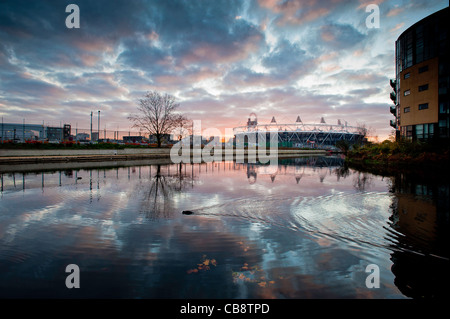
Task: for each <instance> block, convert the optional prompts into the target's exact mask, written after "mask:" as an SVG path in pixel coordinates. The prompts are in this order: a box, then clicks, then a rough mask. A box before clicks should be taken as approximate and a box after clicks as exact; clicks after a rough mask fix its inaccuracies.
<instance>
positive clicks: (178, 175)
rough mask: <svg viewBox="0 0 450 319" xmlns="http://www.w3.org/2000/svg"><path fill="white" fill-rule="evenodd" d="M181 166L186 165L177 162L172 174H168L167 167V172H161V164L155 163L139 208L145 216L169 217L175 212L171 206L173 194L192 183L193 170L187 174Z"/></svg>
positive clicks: (155, 217)
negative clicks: (190, 173) (154, 171)
mask: <svg viewBox="0 0 450 319" xmlns="http://www.w3.org/2000/svg"><path fill="white" fill-rule="evenodd" d="M183 166H184V167H186V164H182V163H180V164H177V167H176V170H175V173H174V174H170V172H169V168H168V170H167V174H163V173H162V170H161V165H156V173H155V175H153V176H152V177H151V178H150V187H149V189H148V191H147V192H146V195H145V198H144V200H143V204H142V208H141V210H142V212H144V213H145V214H146V217H147V218H151V219H159V218H171V217H172V216H173V214H175V213H176V212H175V210H174V207H173V196H174V194H175V193H180V192H182V191H183V190H184V189H186V188H187V187H188V186H192V185H193V171H192V175H188V174H187V173H186V171H185V170H183Z"/></svg>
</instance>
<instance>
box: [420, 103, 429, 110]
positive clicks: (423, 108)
mask: <svg viewBox="0 0 450 319" xmlns="http://www.w3.org/2000/svg"><path fill="white" fill-rule="evenodd" d="M427 108H428V103H423V104H419V110H426V109H427Z"/></svg>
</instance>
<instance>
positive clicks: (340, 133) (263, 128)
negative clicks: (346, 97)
mask: <svg viewBox="0 0 450 319" xmlns="http://www.w3.org/2000/svg"><path fill="white" fill-rule="evenodd" d="M364 130H365V129H364V128H361V127H356V126H349V125H347V122H345V121H341V120H338V121H337V124H328V123H326V122H325V119H324V118H323V117H322V118H321V120H320V123H313V124H308V123H303V122H302V120H301V118H300V116H298V117H297V120H296V121H295V122H293V123H277V121H276V119H275V117H272V120H271V122H270V123H269V124H259V123H258V120H257V118H256V115H255V114H254V113H252V114H250V117H249V118H248V121H247V125H245V126H238V127H235V128H234V129H233V133H234V136H235V139H236V145H244V146H262V145H264V144H266V145H265V146H267V147H268V146H269V143H270V142H272V143H276V142H277V143H278V147H295V148H314V149H327V150H336V149H337V147H336V143H337V142H338V141H346V142H348V144H349V145H354V144H360V143H362V142H363V141H364V139H365V134H364Z"/></svg>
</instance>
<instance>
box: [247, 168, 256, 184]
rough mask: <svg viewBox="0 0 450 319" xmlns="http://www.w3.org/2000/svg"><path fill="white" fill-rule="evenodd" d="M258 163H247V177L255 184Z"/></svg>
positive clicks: (249, 181)
mask: <svg viewBox="0 0 450 319" xmlns="http://www.w3.org/2000/svg"><path fill="white" fill-rule="evenodd" d="M257 175H258V174H257V173H256V165H255V164H247V179H248V183H249V184H255V182H256V176H257Z"/></svg>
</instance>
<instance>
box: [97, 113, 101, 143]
mask: <svg viewBox="0 0 450 319" xmlns="http://www.w3.org/2000/svg"><path fill="white" fill-rule="evenodd" d="M99 139H100V111H98V137H97V141H98V140H99Z"/></svg>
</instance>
